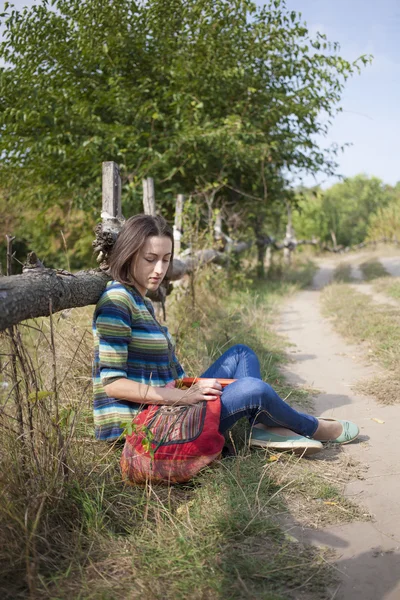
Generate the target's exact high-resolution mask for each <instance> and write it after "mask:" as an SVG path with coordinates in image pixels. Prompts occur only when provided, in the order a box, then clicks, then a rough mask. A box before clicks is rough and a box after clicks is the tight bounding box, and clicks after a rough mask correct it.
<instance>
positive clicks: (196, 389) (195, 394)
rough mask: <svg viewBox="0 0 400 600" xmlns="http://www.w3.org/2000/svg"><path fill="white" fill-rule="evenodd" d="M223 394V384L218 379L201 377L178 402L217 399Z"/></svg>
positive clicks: (188, 402)
mask: <svg viewBox="0 0 400 600" xmlns="http://www.w3.org/2000/svg"><path fill="white" fill-rule="evenodd" d="M221 394H222V385H221V384H220V383H218V381H217V380H216V379H200V380H199V381H198V382H197V383H195V384H194V385H192V386H191V387H190V388H189V389H187V390H185V391H184V395H183V397H182V398H181V400H180V401H179V402H178V404H196V403H197V402H203V400H216V399H217V398H218V397H219V396H221Z"/></svg>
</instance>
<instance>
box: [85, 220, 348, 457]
mask: <svg viewBox="0 0 400 600" xmlns="http://www.w3.org/2000/svg"><path fill="white" fill-rule="evenodd" d="M173 248H174V242H173V234H172V230H171V228H170V227H169V225H168V224H167V223H166V221H165V220H164V219H163V218H162V217H159V216H157V217H152V216H148V215H137V216H135V217H132V218H130V219H128V220H127V221H126V223H125V224H124V226H123V228H122V230H121V232H120V234H119V236H118V239H117V242H116V244H115V246H114V248H113V251H112V254H111V256H110V260H109V266H110V269H109V272H110V274H111V276H112V278H113V281H111V282H109V283H108V284H107V288H106V290H105V291H104V293H103V295H102V296H101V298H100V300H99V302H98V304H97V306H96V310H95V314H94V319H93V333H94V340H95V358H94V367H93V383H94V422H95V433H96V438H97V439H100V440H107V441H115V440H117V439H119V438H121V436H122V435H123V431H124V427H123V425H122V424H123V423H126V422H129V421H131V420H132V419H133V418H134V416H135V415H136V414H137V413H138V411H140V410H141V408H142V407H143V405H147V404H157V405H163V404H164V405H177V404H185V405H188V404H195V403H197V402H201V401H203V400H214V399H215V398H216V397H218V396H220V398H221V420H220V431H221V433H225V432H226V431H227V430H228V429H229V428H231V427H232V426H233V425H234V423H236V421H238V420H239V419H241V418H242V417H247V418H248V419H249V421H250V424H251V437H250V445H251V446H261V447H264V448H271V449H274V450H283V451H285V450H286V451H294V452H296V453H299V454H303V455H309V454H313V453H316V452H319V451H320V450H321V449H322V448H323V446H322V442H334V443H337V444H345V443H348V442H351V441H352V440H354V439H355V438H356V437H357V436H358V434H359V429H358V427H357V425H355V424H354V423H351V422H350V421H338V420H331V419H318V418H316V417H314V416H312V415H308V414H305V413H302V412H298V411H297V410H295V409H294V408H292V407H291V406H289V404H287V403H286V402H285V401H284V400H282V398H280V397H279V395H278V394H277V393H276V392H275V390H274V389H273V388H272V387H271V386H270V385H269V384H268V383H266V382H265V381H263V380H262V378H261V373H260V365H259V361H258V358H257V356H256V355H255V353H254V352H253V351H252V350H251V349H250V348H248V347H247V346H244V345H236V346H233V347H232V348H230V349H229V350H227V351H226V352H225V353H224V354H223V355H222V356H220V357H219V358H218V360H216V361H215V362H214V363H213V364H212V365H211V366H210V367H209V368H208V369H207V370H206V371H205V373H203V374H202V375H201V377H202V378H205V379H202V380H200V381H198V382H197V383H196V384H195V385H193V386H192V387H191V388H190V389H189V390H182V389H179V388H177V387H175V381H176V380H177V379H180V378H182V377H183V376H184V371H183V369H182V367H181V365H180V364H179V362H178V360H177V358H176V355H175V351H174V345H173V341H172V339H171V336H170V334H169V332H168V329H167V328H166V327H163V326H161V325H160V324H159V323H158V322H157V320H156V318H155V315H154V310H153V307H152V304H151V302H150V301H149V300H148V299H146V293H147V291H148V290H151V291H155V290H157V288H158V287H159V285H160V284H161V282H162V280H163V279H164V277H165V275H166V274H167V271H168V268H169V267H170V265H171V263H172V258H173ZM218 378H228V379H236V380H237V381H235V382H234V383H231V384H230V385H228V386H227V387H226V388H225V389H224V390H223V391H222V387H221V385H220V384H219V383H218V381H217V380H218Z"/></svg>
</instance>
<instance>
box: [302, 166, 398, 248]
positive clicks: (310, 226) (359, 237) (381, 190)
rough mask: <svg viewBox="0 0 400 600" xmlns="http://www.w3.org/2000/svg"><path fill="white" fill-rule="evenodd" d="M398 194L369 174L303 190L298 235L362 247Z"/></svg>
mask: <svg viewBox="0 0 400 600" xmlns="http://www.w3.org/2000/svg"><path fill="white" fill-rule="evenodd" d="M395 195H396V194H395V192H394V188H391V187H390V186H388V185H385V184H384V183H383V182H382V181H381V180H380V179H378V178H377V177H367V176H366V175H357V176H356V177H351V178H348V179H345V180H344V181H343V182H341V183H337V184H335V185H333V186H332V187H330V188H328V189H327V190H321V189H320V188H313V189H309V190H303V191H302V197H301V198H300V200H299V208H298V211H297V212H296V213H295V215H294V224H295V228H296V233H297V235H299V236H304V237H312V236H315V237H318V238H319V239H320V240H321V241H323V242H327V243H331V244H334V243H335V242H336V243H337V244H338V245H343V246H351V245H353V244H359V243H360V242H363V241H364V240H365V239H366V237H367V234H368V232H370V223H371V222H372V221H373V219H374V218H375V215H377V214H382V211H385V210H386V208H385V207H387V206H388V205H389V204H390V203H391V202H392V200H393V198H394V196H395ZM383 214H386V213H383ZM379 237H381V236H379Z"/></svg>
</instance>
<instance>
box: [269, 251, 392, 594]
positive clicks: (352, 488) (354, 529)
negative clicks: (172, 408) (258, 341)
mask: <svg viewBox="0 0 400 600" xmlns="http://www.w3.org/2000/svg"><path fill="white" fill-rule="evenodd" d="M375 257H376V256H375ZM362 260H365V254H364V255H362V256H361V255H352V256H346V262H350V263H351V264H352V266H353V274H354V275H355V277H356V278H357V280H359V283H356V284H354V285H357V288H359V289H360V291H364V292H365V293H368V294H369V295H371V296H373V297H374V300H375V301H377V302H382V298H381V297H380V296H383V295H382V294H378V295H376V294H375V293H374V290H373V288H372V286H370V285H367V284H365V283H363V282H362V281H361V277H362V275H361V271H360V270H359V269H358V267H357V265H358V264H359V263H360V262H362ZM379 260H380V261H381V262H382V264H383V266H384V267H385V268H386V270H387V271H388V272H389V273H390V274H391V275H392V276H400V252H398V254H397V255H395V256H380V257H379ZM338 262H339V260H338V259H333V258H332V259H329V260H324V261H323V262H322V261H321V263H320V264H319V270H318V272H317V274H316V276H315V278H314V283H313V289H310V290H306V291H302V292H300V293H298V294H297V295H296V296H295V297H294V298H292V299H291V300H290V301H289V302H288V303H287V304H286V305H285V306H284V307H283V310H282V313H281V317H280V323H279V326H278V329H279V332H280V333H283V334H284V335H285V336H287V338H288V340H289V342H291V343H292V344H293V347H292V348H293V349H292V353H291V354H292V356H293V363H291V364H290V365H289V366H288V367H287V368H286V370H285V376H286V377H287V379H288V380H289V381H290V382H291V383H294V384H297V385H301V386H307V387H313V388H316V389H317V390H321V392H320V393H319V394H318V395H317V396H316V400H315V414H316V415H318V416H325V417H334V418H339V419H340V418H345V419H350V420H353V421H355V422H357V423H358V424H359V425H360V428H361V436H360V438H359V440H358V441H357V442H356V443H353V444H350V445H348V446H345V447H342V450H341V451H342V452H345V453H347V454H348V455H349V457H350V458H353V459H354V460H355V461H359V462H360V465H361V472H360V478H359V479H357V480H355V481H352V482H350V483H349V484H348V485H347V487H346V492H345V493H346V495H347V496H349V497H351V498H352V499H353V500H355V501H356V502H357V503H359V504H360V505H361V506H362V507H364V510H365V513H369V514H370V515H371V520H365V521H359V522H353V523H348V524H345V525H339V526H331V527H327V528H324V529H321V530H316V529H310V528H304V527H301V526H299V525H294V523H293V521H291V520H290V519H288V521H287V525H286V527H287V532H288V533H290V535H291V536H294V537H295V538H297V539H299V540H302V541H304V542H311V543H314V544H317V545H323V546H327V547H330V548H332V549H334V550H335V551H336V556H337V561H336V564H335V566H336V568H337V570H338V576H339V580H340V584H339V586H338V587H337V588H336V589H334V590H332V592H330V593H329V596H328V597H330V598H331V600H333V599H334V600H400V446H399V437H400V436H399V433H400V431H399V430H400V404H397V405H392V406H382V405H380V404H378V403H377V402H376V401H375V400H374V398H373V397H366V396H362V395H357V393H354V392H353V391H352V386H353V385H354V384H355V383H356V382H359V381H360V380H362V379H369V378H371V376H373V375H375V374H376V373H377V370H378V368H377V367H374V366H371V365H369V364H367V363H366V360H365V358H363V355H362V352H361V349H360V348H359V347H357V346H355V345H350V344H348V343H347V342H346V341H344V340H343V338H341V337H340V336H339V335H338V334H337V333H335V331H334V330H333V328H332V326H331V324H330V322H329V321H328V320H326V319H324V318H323V317H322V315H321V312H320V302H319V296H320V290H321V289H322V288H323V287H324V286H325V285H326V284H328V283H329V282H330V281H331V280H332V276H333V272H334V269H335V267H336V266H337V264H338ZM340 262H343V260H341V261H340ZM354 275H353V276H354ZM389 303H390V300H388V301H387V304H389ZM374 419H377V420H374ZM326 454H327V460H336V459H335V456H330V455H329V452H326ZM364 469H365V470H364Z"/></svg>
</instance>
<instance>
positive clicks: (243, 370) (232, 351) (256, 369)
mask: <svg viewBox="0 0 400 600" xmlns="http://www.w3.org/2000/svg"><path fill="white" fill-rule="evenodd" d="M201 377H213V378H214V377H221V378H222V379H241V378H242V377H255V378H257V379H261V372H260V363H259V361H258V358H257V355H256V354H255V352H253V350H252V349H251V348H249V347H248V346H245V345H244V344H236V346H232V348H229V350H227V351H226V352H224V354H222V355H221V356H220V357H219V358H218V359H217V360H216V361H215V362H214V363H213V364H212V365H211V366H210V367H209V368H208V369H207V370H206V371H205V372H204V373H203V374H202V375H201Z"/></svg>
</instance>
